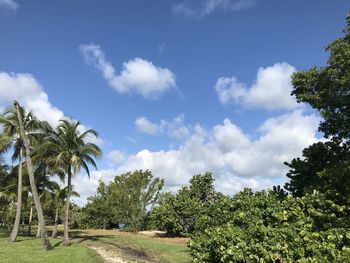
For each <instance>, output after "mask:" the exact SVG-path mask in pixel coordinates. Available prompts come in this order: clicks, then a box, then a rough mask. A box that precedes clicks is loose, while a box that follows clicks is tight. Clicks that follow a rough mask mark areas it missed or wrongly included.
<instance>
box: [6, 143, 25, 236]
mask: <svg viewBox="0 0 350 263" xmlns="http://www.w3.org/2000/svg"><path fill="white" fill-rule="evenodd" d="M22 158H23V147H20V150H19V163H18V188H17V211H16V218H15V223H14V224H13V229H12V232H11V235H10V240H9V241H10V242H15V241H16V238H17V235H18V229H19V223H20V220H21V208H22V190H23V189H22Z"/></svg>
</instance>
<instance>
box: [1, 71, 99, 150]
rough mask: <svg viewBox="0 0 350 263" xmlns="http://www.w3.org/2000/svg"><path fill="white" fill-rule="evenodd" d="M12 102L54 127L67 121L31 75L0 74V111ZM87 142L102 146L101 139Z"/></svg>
mask: <svg viewBox="0 0 350 263" xmlns="http://www.w3.org/2000/svg"><path fill="white" fill-rule="evenodd" d="M14 100H17V101H18V102H19V103H20V105H21V106H23V107H24V108H25V109H26V110H29V111H32V112H33V113H34V115H35V116H36V117H37V118H39V119H40V120H45V121H47V122H49V123H50V124H51V125H52V126H54V127H55V126H57V124H58V122H59V120H61V119H63V118H67V119H69V118H68V117H66V116H65V115H64V113H63V112H62V111H61V110H59V109H58V108H56V107H54V106H53V105H52V104H51V102H50V101H49V97H48V95H47V94H46V93H45V91H44V90H43V87H42V86H41V85H40V83H39V82H38V81H37V80H36V79H35V78H34V77H33V76H32V75H31V74H27V73H7V72H0V109H2V110H4V109H5V108H7V107H9V106H11V105H12V104H13V101H14ZM87 128H88V127H86V126H84V125H82V126H81V127H80V129H81V131H83V130H86V129H87ZM88 141H90V142H93V143H96V144H98V145H102V144H103V139H102V138H95V137H94V136H92V137H90V138H88Z"/></svg>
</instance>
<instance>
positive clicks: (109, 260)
mask: <svg viewBox="0 0 350 263" xmlns="http://www.w3.org/2000/svg"><path fill="white" fill-rule="evenodd" d="M87 247H88V248H90V249H92V250H95V251H96V252H97V253H98V254H100V256H101V257H102V258H103V260H104V261H105V262H106V263H128V262H127V261H125V260H123V259H121V258H120V256H119V255H118V254H117V253H116V252H114V251H113V250H107V249H105V248H103V247H100V246H97V245H89V246H87Z"/></svg>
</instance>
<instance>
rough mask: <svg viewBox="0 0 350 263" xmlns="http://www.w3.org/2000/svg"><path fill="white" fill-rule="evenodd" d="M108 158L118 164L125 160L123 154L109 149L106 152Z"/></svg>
mask: <svg viewBox="0 0 350 263" xmlns="http://www.w3.org/2000/svg"><path fill="white" fill-rule="evenodd" d="M108 159H109V161H110V162H111V163H112V164H116V165H117V164H120V163H122V162H123V161H124V160H125V156H124V154H123V153H122V152H121V151H119V150H114V151H111V152H110V153H109V154H108Z"/></svg>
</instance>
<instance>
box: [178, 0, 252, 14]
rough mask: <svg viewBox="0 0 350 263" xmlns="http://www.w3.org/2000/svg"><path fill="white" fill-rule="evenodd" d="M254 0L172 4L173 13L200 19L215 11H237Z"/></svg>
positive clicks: (211, 0) (187, 0) (189, 1)
mask: <svg viewBox="0 0 350 263" xmlns="http://www.w3.org/2000/svg"><path fill="white" fill-rule="evenodd" d="M255 3H256V1H255V0H185V1H181V2H180V3H177V4H175V5H173V6H172V9H173V12H174V13H175V14H179V15H183V16H185V17H189V18H191V17H194V18H198V19H201V18H203V17H206V16H208V15H210V14H211V13H213V12H215V11H219V10H220V11H228V12H233V11H239V10H242V9H247V8H251V7H253V6H254V5H255Z"/></svg>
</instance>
